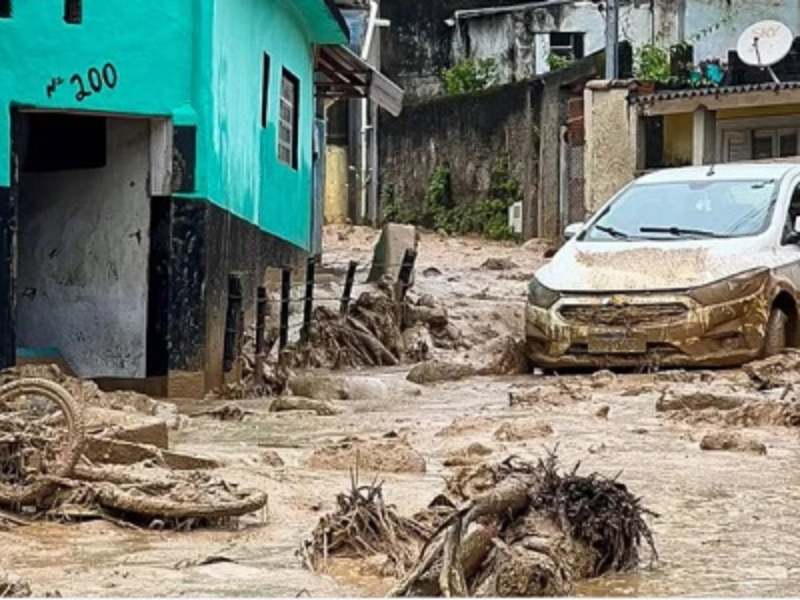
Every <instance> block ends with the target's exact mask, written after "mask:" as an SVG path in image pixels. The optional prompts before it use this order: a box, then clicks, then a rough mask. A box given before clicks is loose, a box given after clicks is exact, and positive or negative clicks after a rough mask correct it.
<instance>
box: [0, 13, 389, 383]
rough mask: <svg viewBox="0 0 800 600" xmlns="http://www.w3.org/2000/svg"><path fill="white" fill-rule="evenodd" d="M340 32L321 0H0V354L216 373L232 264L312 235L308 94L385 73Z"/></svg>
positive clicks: (355, 88)
mask: <svg viewBox="0 0 800 600" xmlns="http://www.w3.org/2000/svg"><path fill="white" fill-rule="evenodd" d="M347 41H348V34H347V27H346V25H345V23H344V21H343V19H342V16H341V14H340V13H339V10H338V9H337V8H336V6H335V5H334V4H333V2H332V0H137V1H136V2H130V1H127V0H102V1H97V0H0V107H2V109H0V265H2V267H0V332H1V333H2V338H1V339H0V363H2V365H3V366H8V365H10V364H14V363H15V362H19V361H21V360H44V359H45V358H47V357H58V358H59V360H63V361H64V363H65V364H66V365H68V367H69V368H70V369H71V370H72V371H74V372H75V373H76V374H77V375H80V376H84V377H91V378H96V379H99V380H105V381H109V382H111V383H114V382H116V384H119V385H122V384H123V383H126V384H131V385H135V386H143V385H145V384H147V385H148V386H149V389H150V390H151V391H153V392H155V393H159V392H163V393H164V394H169V395H188V396H195V395H199V394H202V393H204V392H205V391H206V390H207V389H209V388H211V387H214V386H216V385H218V384H219V383H220V382H221V381H222V379H223V376H224V367H223V362H224V361H223V354H224V353H225V348H224V338H225V313H226V306H227V301H228V292H229V289H228V288H229V281H230V280H231V278H232V277H234V278H237V279H238V281H239V282H240V283H241V285H242V289H243V293H244V295H245V298H244V301H243V304H244V310H245V311H247V310H249V308H250V306H251V305H252V302H251V298H254V297H255V289H256V288H257V286H259V285H261V284H262V283H263V281H264V277H265V273H266V271H267V269H268V268H269V267H280V266H283V265H290V264H294V263H296V262H297V261H298V260H299V259H301V258H302V257H303V256H304V255H305V254H306V253H308V252H310V251H312V250H314V249H315V248H314V245H315V244H314V241H315V236H316V234H317V229H318V224H319V222H320V220H319V215H318V214H317V213H318V212H319V210H320V209H319V208H318V207H319V204H320V203H319V200H318V197H319V195H320V193H319V189H318V187H319V183H318V180H319V177H320V172H321V171H320V165H319V164H318V163H317V162H316V161H317V160H318V159H317V157H319V156H320V154H321V148H320V144H321V138H320V135H319V133H320V131H322V130H323V128H324V123H322V122H321V121H320V119H319V117H318V115H319V114H320V110H319V103H320V97H321V96H324V95H329V94H339V95H345V96H367V95H369V94H370V93H372V91H371V90H372V89H373V87H374V82H380V81H382V79H381V77H380V76H379V74H377V73H372V72H371V71H370V70H369V68H368V67H367V66H366V65H364V64H361V63H360V62H359V61H358V60H357V57H355V56H354V55H352V56H351V54H348V52H347V50H346V49H345V48H343V46H342V45H344V44H346V43H347ZM343 57H344V58H345V59H347V60H342V58H343ZM351 59H353V60H351ZM320 65H322V67H321V66H320ZM321 69H322V70H321ZM323 71H324V74H323ZM320 81H322V82H323V83H326V84H327V85H325V86H324V90H321V88H320ZM331 81H333V82H334V83H335V85H334V84H331ZM315 132H316V133H317V135H316V136H315ZM315 140H316V143H315ZM315 178H316V180H317V182H316V183H315ZM43 357H44V358H43Z"/></svg>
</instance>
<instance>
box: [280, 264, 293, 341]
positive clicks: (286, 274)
mask: <svg viewBox="0 0 800 600" xmlns="http://www.w3.org/2000/svg"><path fill="white" fill-rule="evenodd" d="M291 301H292V270H291V269H289V268H286V269H283V271H282V273H281V323H280V337H279V341H278V348H279V350H283V349H284V348H286V345H287V344H288V343H289V308H290V306H289V305H290V303H291Z"/></svg>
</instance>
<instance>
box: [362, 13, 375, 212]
mask: <svg viewBox="0 0 800 600" xmlns="http://www.w3.org/2000/svg"><path fill="white" fill-rule="evenodd" d="M377 20H378V2H377V1H376V0H370V3H369V21H368V23H367V33H366V35H365V36H364V45H363V46H362V47H361V58H362V59H363V60H365V61H367V60H368V59H369V55H370V52H371V51H372V40H373V38H374V37H375V24H376V23H375V22H376V21H377ZM368 118H369V100H368V99H367V98H364V99H363V100H361V189H360V192H361V218H362V219H364V220H366V219H367V212H368V211H367V171H368V169H369V164H368V163H369V153H368V152H367V141H368V138H367V135H368V132H369V128H368V123H367V120H368Z"/></svg>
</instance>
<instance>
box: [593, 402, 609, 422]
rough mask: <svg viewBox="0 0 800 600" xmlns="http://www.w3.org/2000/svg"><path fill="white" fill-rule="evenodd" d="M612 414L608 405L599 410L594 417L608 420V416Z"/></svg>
mask: <svg viewBox="0 0 800 600" xmlns="http://www.w3.org/2000/svg"><path fill="white" fill-rule="evenodd" d="M610 412H611V407H610V406H609V405H608V404H603V405H602V406H601V407H600V408H598V409H597V410H596V411H595V413H594V415H595V416H596V417H597V418H598V419H606V420H607V419H608V415H609V413H610Z"/></svg>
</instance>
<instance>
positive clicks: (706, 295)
mask: <svg viewBox="0 0 800 600" xmlns="http://www.w3.org/2000/svg"><path fill="white" fill-rule="evenodd" d="M768 276H769V269H754V270H751V271H746V272H744V273H741V274H739V275H735V276H733V277H728V278H727V279H722V280H720V281H715V282H714V283H710V284H708V285H704V286H702V287H699V288H695V289H693V290H690V291H689V296H690V297H691V298H693V299H694V300H697V301H698V302H699V303H700V304H705V305H707V306H709V305H714V304H720V303H722V302H729V301H731V300H738V299H739V298H746V297H747V296H751V295H753V294H755V293H756V292H757V291H758V290H760V289H761V288H762V287H763V286H764V284H765V283H766V281H767V278H768Z"/></svg>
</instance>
